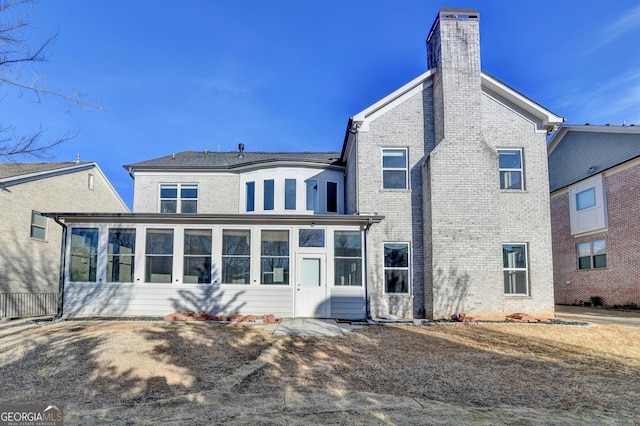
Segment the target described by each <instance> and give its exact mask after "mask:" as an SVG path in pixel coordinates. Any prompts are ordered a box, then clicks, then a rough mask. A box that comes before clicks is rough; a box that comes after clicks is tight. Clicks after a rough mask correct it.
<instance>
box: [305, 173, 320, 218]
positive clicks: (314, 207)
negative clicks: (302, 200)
mask: <svg viewBox="0 0 640 426" xmlns="http://www.w3.org/2000/svg"><path fill="white" fill-rule="evenodd" d="M306 184H307V210H311V211H314V212H317V211H318V181H317V180H315V179H309V180H307V181H306Z"/></svg>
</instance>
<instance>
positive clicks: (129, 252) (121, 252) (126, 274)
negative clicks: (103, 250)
mask: <svg viewBox="0 0 640 426" xmlns="http://www.w3.org/2000/svg"><path fill="white" fill-rule="evenodd" d="M135 255H136V230H135V229H109V246H108V250H107V281H110V282H114V283H121V282H133V274H134V270H135Z"/></svg>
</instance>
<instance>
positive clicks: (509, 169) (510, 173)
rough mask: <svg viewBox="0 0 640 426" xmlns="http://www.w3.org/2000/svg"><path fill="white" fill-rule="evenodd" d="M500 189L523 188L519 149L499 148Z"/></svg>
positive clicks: (520, 151)
mask: <svg viewBox="0 0 640 426" xmlns="http://www.w3.org/2000/svg"><path fill="white" fill-rule="evenodd" d="M498 168H499V170H500V189H516V190H521V189H524V186H523V179H522V176H523V171H522V150H521V149H499V150H498Z"/></svg>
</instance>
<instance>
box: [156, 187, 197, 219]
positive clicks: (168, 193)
mask: <svg viewBox="0 0 640 426" xmlns="http://www.w3.org/2000/svg"><path fill="white" fill-rule="evenodd" d="M160 213H198V185H195V184H167V185H160Z"/></svg>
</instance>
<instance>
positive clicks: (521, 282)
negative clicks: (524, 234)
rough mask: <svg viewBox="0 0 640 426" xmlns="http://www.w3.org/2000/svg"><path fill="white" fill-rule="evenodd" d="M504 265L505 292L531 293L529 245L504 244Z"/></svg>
mask: <svg viewBox="0 0 640 426" xmlns="http://www.w3.org/2000/svg"><path fill="white" fill-rule="evenodd" d="M502 264H503V265H502V267H503V272H504V293H505V294H512V295H521V296H526V295H528V294H529V273H528V269H527V245H526V244H503V245H502Z"/></svg>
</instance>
